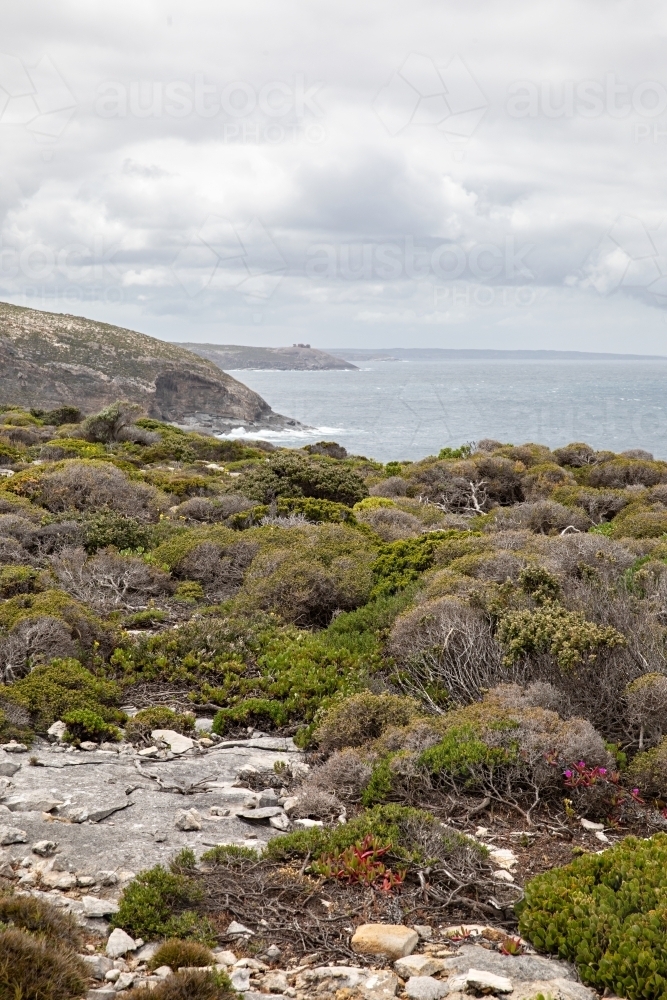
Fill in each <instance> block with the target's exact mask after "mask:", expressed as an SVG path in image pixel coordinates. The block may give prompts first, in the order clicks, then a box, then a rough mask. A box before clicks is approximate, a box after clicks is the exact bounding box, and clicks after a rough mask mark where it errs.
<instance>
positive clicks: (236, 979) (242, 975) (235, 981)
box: [229, 969, 250, 993]
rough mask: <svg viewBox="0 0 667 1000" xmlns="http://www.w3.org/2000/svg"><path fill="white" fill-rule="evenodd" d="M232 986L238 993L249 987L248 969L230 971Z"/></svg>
mask: <svg viewBox="0 0 667 1000" xmlns="http://www.w3.org/2000/svg"><path fill="white" fill-rule="evenodd" d="M229 978H230V979H231V982H232V986H233V987H234V989H235V990H238V992H239V993H243V992H244V991H245V990H249V989H250V969H233V970H232V972H231V973H230V976H229Z"/></svg>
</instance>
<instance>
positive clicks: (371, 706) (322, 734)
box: [312, 691, 422, 754]
mask: <svg viewBox="0 0 667 1000" xmlns="http://www.w3.org/2000/svg"><path fill="white" fill-rule="evenodd" d="M421 714H422V711H421V710H420V707H419V704H418V702H417V701H415V700H414V699H413V698H406V697H404V696H402V695H394V694H380V695H376V694H372V693H371V692H370V691H363V692H360V693H359V694H355V695H352V696H351V697H349V698H344V699H343V700H340V701H337V702H334V704H332V705H331V707H330V708H329V709H328V710H327V711H326V712H325V713H324V715H323V717H322V718H321V720H320V721H319V722H318V725H317V728H316V729H315V731H314V732H313V735H312V741H313V743H314V744H315V745H316V746H317V747H318V749H319V750H320V751H321V752H322V753H327V754H330V753H332V752H333V751H334V750H341V749H343V748H344V747H359V746H362V745H363V744H364V743H367V742H368V741H369V740H372V739H376V738H377V737H378V736H381V735H382V733H383V732H384V731H385V730H386V729H388V728H389V727H390V726H404V725H407V724H408V723H409V722H411V721H412V720H413V719H414V718H416V717H418V716H420V715H421Z"/></svg>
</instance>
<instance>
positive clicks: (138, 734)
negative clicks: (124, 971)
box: [125, 705, 195, 965]
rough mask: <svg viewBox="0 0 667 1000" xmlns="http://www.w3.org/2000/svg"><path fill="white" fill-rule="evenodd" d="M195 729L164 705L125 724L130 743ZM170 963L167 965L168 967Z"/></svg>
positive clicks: (187, 719) (192, 723)
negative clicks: (156, 734)
mask: <svg viewBox="0 0 667 1000" xmlns="http://www.w3.org/2000/svg"><path fill="white" fill-rule="evenodd" d="M194 728H195V719H194V716H192V715H186V714H185V713H181V712H174V711H173V710H172V709H171V708H167V707H166V706H163V705H155V706H153V707H152V708H142V709H141V710H140V711H139V712H137V714H136V715H133V716H132V718H131V719H128V721H127V723H126V724H125V738H126V739H127V740H129V741H130V743H135V744H141V743H146V742H147V741H148V740H149V739H150V735H151V732H152V731H153V730H154V729H172V730H173V731H174V732H176V733H191V732H193V730H194ZM168 964H169V963H167V965H168Z"/></svg>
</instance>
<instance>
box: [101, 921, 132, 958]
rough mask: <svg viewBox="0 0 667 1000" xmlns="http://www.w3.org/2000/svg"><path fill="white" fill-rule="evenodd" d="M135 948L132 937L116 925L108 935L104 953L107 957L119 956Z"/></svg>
mask: <svg viewBox="0 0 667 1000" xmlns="http://www.w3.org/2000/svg"><path fill="white" fill-rule="evenodd" d="M135 948H136V944H135V942H134V939H133V938H131V937H130V935H129V934H126V933H125V931H123V930H121V929H120V927H116V929H115V930H113V931H112V932H111V934H110V935H109V940H108V941H107V947H106V953H107V955H108V956H109V958H120V957H121V955H127V953H128V951H134V949H135Z"/></svg>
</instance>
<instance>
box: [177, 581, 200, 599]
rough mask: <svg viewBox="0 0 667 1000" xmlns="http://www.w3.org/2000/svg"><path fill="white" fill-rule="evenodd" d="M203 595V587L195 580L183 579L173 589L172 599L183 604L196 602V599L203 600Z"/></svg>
mask: <svg viewBox="0 0 667 1000" xmlns="http://www.w3.org/2000/svg"><path fill="white" fill-rule="evenodd" d="M205 596H206V595H205V594H204V588H203V587H202V585H201V583H197V581H196V580H183V582H182V583H179V585H178V587H177V588H176V590H175V591H174V600H175V601H181V602H182V603H183V604H196V603H197V601H203V600H204V597H205Z"/></svg>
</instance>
